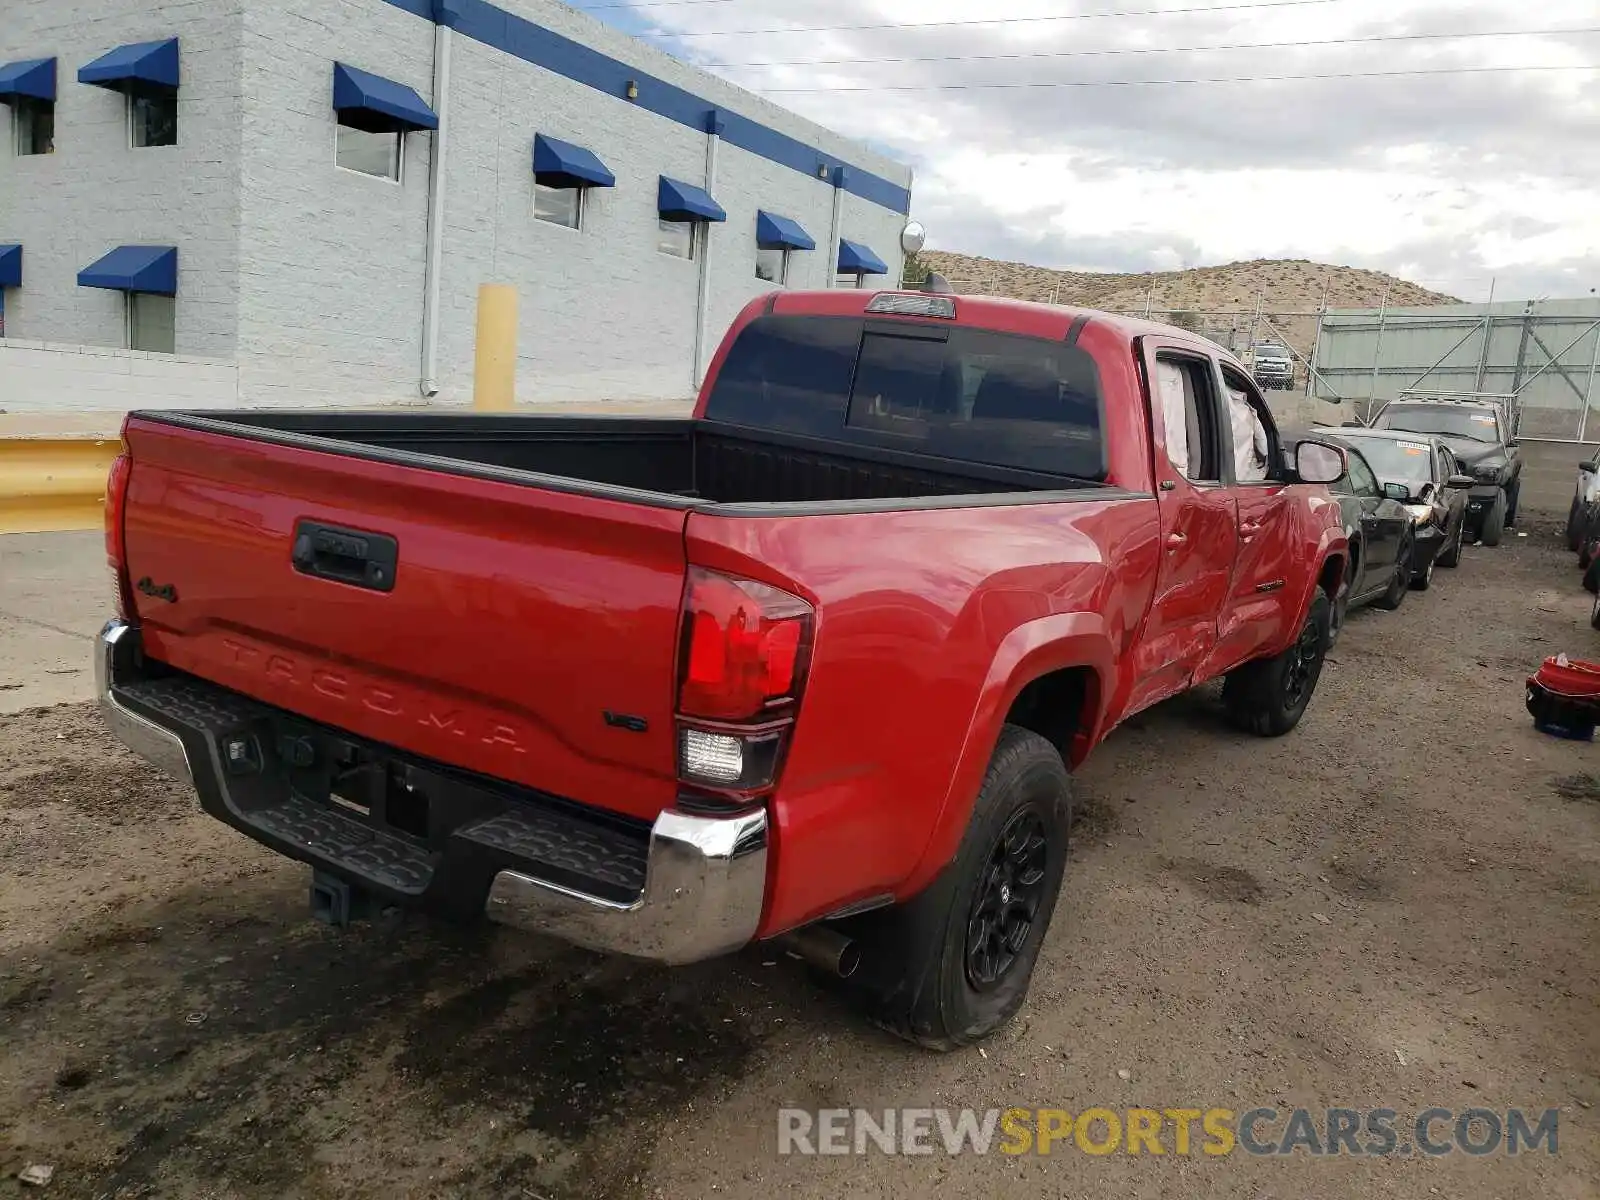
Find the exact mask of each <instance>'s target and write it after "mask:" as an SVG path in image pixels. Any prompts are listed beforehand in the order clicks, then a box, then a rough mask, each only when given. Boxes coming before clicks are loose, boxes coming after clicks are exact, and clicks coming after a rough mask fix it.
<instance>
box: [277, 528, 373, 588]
mask: <svg viewBox="0 0 1600 1200" xmlns="http://www.w3.org/2000/svg"><path fill="white" fill-rule="evenodd" d="M290 557H291V558H292V559H293V560H294V569H295V570H296V571H299V572H300V574H302V575H315V576H316V577H317V578H318V579H331V580H333V581H334V582H335V583H347V584H349V585H350V586H351V587H359V588H367V589H369V590H371V591H374V592H392V591H394V576H395V568H396V566H397V564H398V561H399V558H400V543H399V542H397V541H395V540H394V538H392V537H390V536H389V535H388V534H386V533H366V532H364V531H362V530H359V529H339V528H337V527H335V526H333V525H322V524H319V523H317V522H316V521H297V522H296V523H295V527H294V549H293V551H292V552H291V554H290Z"/></svg>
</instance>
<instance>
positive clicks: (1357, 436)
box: [1342, 429, 1476, 591]
mask: <svg viewBox="0 0 1600 1200" xmlns="http://www.w3.org/2000/svg"><path fill="white" fill-rule="evenodd" d="M1342 436H1343V437H1344V438H1345V439H1346V440H1347V441H1348V442H1350V443H1351V444H1352V445H1354V446H1357V447H1359V448H1360V450H1361V453H1362V456H1363V457H1365V459H1366V460H1367V465H1368V466H1369V467H1371V468H1372V470H1373V472H1374V473H1375V474H1376V475H1377V477H1378V482H1379V483H1380V484H1381V485H1382V487H1383V491H1384V494H1385V495H1386V496H1388V497H1389V498H1390V499H1392V500H1398V501H1399V502H1400V503H1402V504H1404V505H1405V506H1406V509H1407V511H1409V512H1410V513H1411V516H1412V519H1413V520H1414V521H1415V522H1416V537H1415V538H1414V539H1413V540H1412V543H1411V586H1412V587H1414V588H1416V589H1417V590H1418V591H1422V590H1425V589H1426V588H1427V587H1428V585H1429V584H1430V583H1432V582H1433V568H1434V567H1435V566H1436V565H1437V566H1441V567H1454V566H1457V565H1458V564H1459V563H1460V562H1461V544H1462V542H1464V541H1465V540H1466V535H1467V500H1468V497H1469V495H1470V494H1471V491H1472V487H1473V484H1474V483H1475V482H1476V481H1475V480H1474V479H1473V477H1472V476H1471V475H1470V474H1468V473H1467V472H1466V471H1463V470H1462V469H1461V465H1460V463H1459V462H1458V461H1457V460H1456V457H1455V455H1454V454H1453V453H1452V452H1451V450H1450V447H1449V446H1447V445H1446V444H1445V443H1444V440H1443V439H1442V438H1436V437H1432V436H1430V435H1428V434H1420V433H1402V432H1399V431H1396V430H1390V429H1360V430H1356V429H1345V430H1344V431H1343V433H1342Z"/></svg>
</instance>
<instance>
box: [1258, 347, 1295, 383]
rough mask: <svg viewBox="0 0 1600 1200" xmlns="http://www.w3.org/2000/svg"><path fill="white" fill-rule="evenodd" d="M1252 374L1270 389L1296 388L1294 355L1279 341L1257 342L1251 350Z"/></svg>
mask: <svg viewBox="0 0 1600 1200" xmlns="http://www.w3.org/2000/svg"><path fill="white" fill-rule="evenodd" d="M1250 361H1251V364H1252V374H1253V376H1254V378H1255V381H1256V383H1257V384H1259V385H1260V386H1261V387H1263V388H1266V389H1268V390H1273V389H1279V390H1282V391H1286V392H1290V391H1293V390H1294V355H1293V354H1291V353H1290V352H1289V348H1288V347H1287V346H1284V345H1280V344H1279V343H1277V342H1257V343H1256V344H1255V346H1254V347H1253V348H1252V349H1251V352H1250Z"/></svg>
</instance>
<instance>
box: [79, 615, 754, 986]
mask: <svg viewBox="0 0 1600 1200" xmlns="http://www.w3.org/2000/svg"><path fill="white" fill-rule="evenodd" d="M145 677H146V672H145V671H144V670H143V664H142V653H141V648H140V638H139V631H138V629H137V628H135V627H132V626H130V625H128V624H126V623H125V622H123V621H111V622H109V623H107V625H106V626H105V628H104V629H103V630H102V631H101V633H100V637H99V639H98V642H97V643H96V647H95V685H96V693H97V695H98V698H99V703H100V711H101V713H102V714H103V716H104V717H105V721H106V724H107V725H108V726H110V728H111V732H112V734H113V735H114V736H115V737H116V738H117V740H119V741H120V742H122V743H123V744H124V745H126V746H127V747H128V748H129V749H131V750H132V751H134V753H136V754H138V755H140V756H141V757H143V758H145V759H147V760H148V761H150V762H151V763H153V764H154V765H155V766H157V767H159V768H161V770H163V771H165V772H166V773H167V774H169V775H171V776H172V777H173V778H175V779H177V780H180V781H181V782H184V783H188V784H191V785H193V786H195V787H196V789H197V790H198V792H199V793H200V802H201V805H202V807H204V808H205V809H206V811H208V812H210V813H211V815H213V816H215V817H217V818H219V819H220V820H223V821H226V822H227V823H229V824H231V825H233V826H234V827H235V828H238V829H239V830H240V831H241V832H243V833H245V834H247V835H248V836H250V837H253V838H255V839H256V840H257V841H261V842H263V843H264V844H267V845H270V846H272V847H273V848H275V849H278V850H279V851H280V852H283V853H287V854H291V855H292V856H293V857H296V858H299V859H301V860H302V861H305V862H309V863H311V864H312V865H313V866H315V867H317V868H319V869H323V870H331V871H334V872H335V873H337V874H340V875H342V876H344V877H345V878H347V879H350V880H351V881H352V882H354V883H357V884H360V885H362V886H367V887H378V885H379V884H380V883H381V881H378V880H372V879H366V878H365V877H364V876H363V874H362V868H361V865H360V864H361V863H362V862H364V861H366V860H365V859H364V858H362V857H361V855H360V854H359V852H358V851H359V846H360V844H361V843H362V842H363V841H374V840H381V839H382V838H383V837H385V836H386V831H384V830H382V829H381V828H375V827H373V826H362V825H358V824H356V823H354V822H353V821H352V820H350V819H347V818H345V817H343V816H341V815H339V814H327V813H323V812H321V810H317V812H316V817H317V820H316V822H315V828H314V830H313V831H312V833H311V834H308V835H307V836H304V837H300V836H297V835H296V834H294V833H293V832H292V831H290V830H287V827H286V826H285V824H284V822H282V821H279V822H277V823H275V824H274V825H272V826H271V827H270V832H272V833H274V834H275V835H276V838H275V839H274V838H269V837H267V836H263V828H264V827H263V825H262V823H261V821H260V819H259V811H252V810H251V809H250V808H249V807H248V806H245V805H242V804H239V803H235V799H234V797H233V792H232V788H233V787H234V786H235V785H236V784H237V783H238V781H236V780H230V779H229V778H228V777H226V775H225V774H224V772H223V771H222V770H221V768H220V766H219V765H218V764H219V763H220V762H221V761H222V759H221V758H219V757H218V754H217V751H216V747H215V745H214V744H213V745H212V753H210V754H209V755H200V757H199V758H198V760H197V761H198V762H199V764H200V773H201V778H196V771H195V770H194V769H193V766H192V765H191V761H190V757H189V754H188V752H187V751H186V749H185V742H184V739H183V737H182V736H181V735H180V732H179V730H180V729H182V730H184V731H185V732H187V733H188V734H189V736H190V738H191V741H192V744H194V745H195V746H196V747H197V755H199V754H200V752H199V750H198V747H199V746H200V745H201V742H200V741H199V740H196V739H207V744H211V743H212V742H214V739H215V738H216V737H217V736H218V729H216V728H213V729H210V730H207V729H202V728H189V727H188V726H187V725H186V724H185V723H184V721H183V720H182V719H181V718H179V717H177V716H174V718H173V720H172V722H171V723H172V725H173V726H174V727H173V728H167V727H165V726H164V725H162V724H158V723H157V722H156V721H154V720H151V719H150V718H149V717H147V716H144V715H142V714H141V713H138V712H134V711H132V710H131V709H130V708H128V707H127V706H126V705H124V704H123V703H121V702H120V701H119V700H118V698H117V689H118V687H119V686H121V687H123V688H124V689H126V691H125V693H124V694H125V695H135V694H141V693H147V692H149V691H150V689H151V688H152V686H153V685H151V684H149V683H143V684H141V681H142V680H144V679H145ZM190 686H191V687H193V688H200V689H209V692H208V694H210V693H216V695H217V696H218V698H221V697H224V696H225V697H227V698H228V704H229V705H243V706H248V707H251V708H257V709H259V708H260V706H258V705H255V704H254V702H253V701H250V700H248V698H246V697H243V696H240V695H238V694H237V693H232V692H226V691H225V689H219V688H216V687H215V686H214V685H211V684H207V683H205V682H204V681H202V680H198V679H191V680H190ZM141 707H149V708H150V711H152V712H153V713H155V714H156V715H158V716H159V715H160V710H159V709H157V708H155V707H151V706H149V697H148V696H144V697H143V703H141ZM190 711H193V709H191V710H190ZM273 786H274V787H277V786H278V785H276V784H274V785H273ZM281 790H282V791H283V793H284V794H285V795H286V796H287V795H288V793H289V791H290V788H289V784H288V782H287V779H284V780H283V781H282V785H281ZM329 821H333V822H337V823H339V824H338V825H337V826H336V827H330V826H329V825H328V822H329ZM491 824H494V823H493V822H487V821H478V822H476V823H472V822H466V823H463V824H461V825H460V827H458V828H454V829H453V831H451V832H450V833H449V834H448V839H449V843H448V844H449V849H450V851H451V853H448V854H439V853H436V851H437V850H438V847H437V845H436V844H435V845H433V846H418V845H416V844H415V843H406V846H407V847H410V848H411V850H412V851H413V853H414V854H415V855H416V856H417V857H418V859H419V860H422V866H421V867H419V869H418V872H417V874H418V876H419V877H420V876H422V875H423V874H426V875H427V880H426V883H427V886H426V887H424V888H422V889H420V890H419V892H418V895H417V896H416V897H414V898H413V900H414V902H416V903H418V904H420V905H423V906H426V905H427V904H428V903H429V901H430V898H431V897H433V896H435V895H438V896H443V895H445V894H450V893H454V894H455V896H456V898H458V899H462V900H463V901H467V900H468V899H469V898H470V904H471V906H473V907H476V906H477V905H478V904H479V903H482V905H483V908H484V911H485V913H486V915H487V916H488V917H489V918H490V919H491V920H493V921H496V922H498V923H501V924H505V925H509V926H514V927H516V928H520V929H526V930H530V931H535V932H539V933H546V934H550V935H552V936H554V937H558V938H561V939H563V940H565V941H569V942H572V943H574V944H576V945H579V946H585V947H588V948H590V949H593V950H601V951H606V952H610V953H616V954H626V955H631V956H633V957H636V958H645V959H653V960H655V961H658V962H663V963H688V962H697V961H699V960H701V959H707V958H715V957H717V956H719V955H723V954H728V953H731V952H733V951H735V950H738V949H739V948H740V947H742V946H744V945H745V944H746V943H748V942H749V941H750V940H751V939H752V938H754V937H755V933H756V929H757V928H758V926H759V925H760V922H761V910H762V905H763V902H764V900H765V897H766V886H767V850H768V840H769V839H768V824H767V814H766V812H765V810H764V809H759V808H758V809H754V810H751V811H747V812H743V813H738V814H733V815H729V816H700V815H697V814H692V813H684V812H677V811H674V810H670V809H669V810H668V811H666V812H663V813H662V814H661V815H660V816H659V817H657V818H656V821H655V824H654V826H653V828H652V829H651V832H650V842H649V848H648V853H647V855H646V857H645V861H644V864H643V865H644V886H643V888H642V890H641V892H640V894H639V896H638V898H637V899H636V900H634V901H632V902H631V903H623V902H619V901H617V900H610V899H605V898H603V897H600V896H596V895H592V894H589V893H587V892H585V891H583V890H582V889H581V888H578V887H574V886H572V885H571V884H570V883H558V882H555V881H553V880H551V879H547V878H540V873H539V872H540V866H539V863H538V862H536V861H534V859H535V858H537V857H538V853H537V852H535V853H533V854H532V855H530V854H528V853H524V852H521V851H519V849H518V847H517V844H516V838H515V837H513V838H510V839H506V838H503V837H496V838H490V837H488V836H487V835H486V834H485V832H484V830H485V829H486V827H487V826H489V825H491ZM330 828H332V829H333V832H331V833H330ZM390 840H394V839H392V838H391V839H390ZM347 843H348V844H347ZM334 844H338V845H341V846H344V847H345V850H346V851H347V853H345V854H344V855H343V856H341V855H340V854H338V853H335V852H334V851H333V850H330V848H329V847H330V846H332V845H334ZM581 844H582V845H584V846H592V845H593V844H594V843H591V842H586V841H585V842H582V843H581ZM635 845H637V843H635ZM352 847H355V848H356V849H355V850H352V849H351V848H352ZM545 849H546V850H548V844H546V847H545ZM641 849H642V847H641ZM587 852H589V853H595V851H593V850H592V849H591V850H589V851H587ZM547 857H548V855H547ZM507 858H511V859H512V860H513V862H515V863H516V865H515V866H511V867H508V866H507V865H506V860H507ZM580 858H581V855H580ZM568 860H569V861H572V859H571V856H568ZM632 861H633V862H635V863H637V862H638V859H637V858H635V859H633V860H632ZM456 867H459V868H460V869H459V870H458V871H455V872H454V873H452V868H456ZM491 872H493V882H492V884H490V885H489V888H488V893H487V898H486V899H484V892H483V890H482V889H483V887H484V882H483V881H484V880H485V879H486V878H488V877H489V875H490V873H491ZM434 883H437V885H438V886H437V887H434V886H433V884H434ZM473 889H475V890H473ZM379 890H380V891H381V887H380V888H379ZM424 893H426V894H424ZM623 894H624V895H626V893H625V892H624V893H623Z"/></svg>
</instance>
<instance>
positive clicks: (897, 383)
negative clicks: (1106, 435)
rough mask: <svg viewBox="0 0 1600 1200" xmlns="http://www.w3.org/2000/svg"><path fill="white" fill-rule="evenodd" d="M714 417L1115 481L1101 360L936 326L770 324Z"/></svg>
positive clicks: (750, 335)
mask: <svg viewBox="0 0 1600 1200" xmlns="http://www.w3.org/2000/svg"><path fill="white" fill-rule="evenodd" d="M706 417H707V418H708V419H710V420H714V421H725V422H728V423H731V424H739V425H745V426H750V427H755V428H761V429H772V430H785V431H791V432H796V433H807V434H810V435H812V436H816V437H826V438H830V439H833V440H839V441H845V442H850V443H854V444H857V445H861V446H881V447H884V448H887V449H895V450H903V451H909V452H912V453H919V454H928V455H935V456H938V457H941V458H949V459H956V460H960V461H965V462H973V463H983V464H987V465H990V466H996V467H1009V468H1015V469H1020V470H1026V471H1031V472H1038V473H1042V474H1051V475H1065V476H1072V477H1074V478H1079V479H1103V478H1104V477H1105V470H1106V467H1105V450H1104V440H1103V437H1102V433H1101V425H1102V411H1101V395H1100V379H1099V371H1098V369H1097V368H1096V366H1095V362H1094V358H1093V357H1092V356H1091V355H1090V354H1089V353H1088V352H1087V351H1085V350H1083V349H1081V348H1079V347H1077V346H1069V345H1067V344H1066V343H1065V342H1062V341H1049V340H1046V339H1043V338H1030V337H1022V336H1018V335H1015V334H1005V333H994V332H991V331H988V330H981V329H969V328H964V327H961V326H951V325H946V324H936V323H932V322H912V321H904V322H900V321H896V322H887V321H873V322H864V321H861V320H856V319H850V318H837V317H763V318H759V319H757V320H756V321H754V322H752V323H751V324H750V325H749V326H747V327H746V328H745V330H744V331H743V332H742V333H741V334H740V335H739V338H738V340H737V341H735V342H734V345H733V347H732V349H731V350H730V352H729V354H728V358H727V361H726V364H725V365H724V367H723V370H722V372H721V374H720V375H719V377H718V379H717V381H716V384H715V385H714V387H713V389H712V393H711V397H710V399H709V401H708V402H707V406H706Z"/></svg>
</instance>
